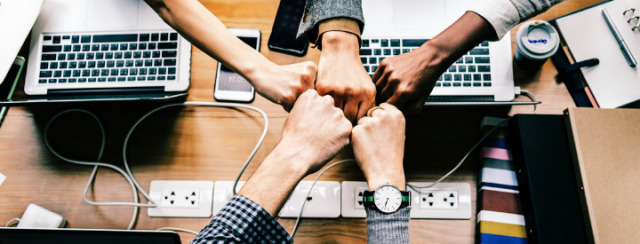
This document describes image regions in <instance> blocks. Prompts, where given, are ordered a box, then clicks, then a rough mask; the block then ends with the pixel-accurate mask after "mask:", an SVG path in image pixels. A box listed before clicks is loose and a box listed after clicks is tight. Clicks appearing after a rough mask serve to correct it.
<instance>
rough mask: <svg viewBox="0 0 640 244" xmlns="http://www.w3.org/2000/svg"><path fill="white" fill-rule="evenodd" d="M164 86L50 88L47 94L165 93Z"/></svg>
mask: <svg viewBox="0 0 640 244" xmlns="http://www.w3.org/2000/svg"><path fill="white" fill-rule="evenodd" d="M164 92H165V91H164V87H162V86H158V87H156V86H152V87H134V88H96V89H60V90H52V89H50V90H48V91H47V95H69V94H75V95H92V94H114V93H117V94H142V93H164Z"/></svg>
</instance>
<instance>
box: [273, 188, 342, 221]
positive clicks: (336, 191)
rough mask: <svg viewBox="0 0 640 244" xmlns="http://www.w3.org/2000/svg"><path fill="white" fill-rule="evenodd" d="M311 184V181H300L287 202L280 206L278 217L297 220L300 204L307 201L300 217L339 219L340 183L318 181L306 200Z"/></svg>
mask: <svg viewBox="0 0 640 244" xmlns="http://www.w3.org/2000/svg"><path fill="white" fill-rule="evenodd" d="M311 184H313V181H301V182H300V183H299V184H298V185H297V186H296V188H295V189H294V190H293V192H292V193H291V196H289V200H287V202H286V203H285V204H284V206H282V209H281V210H280V213H279V214H278V216H280V217H281V218H297V217H298V214H300V208H301V207H302V202H303V201H307V203H306V204H305V205H304V209H303V210H302V217H306V218H337V217H340V183H339V182H337V181H318V182H316V184H315V186H313V190H312V191H311V195H309V198H307V194H308V193H309V189H310V188H311ZM305 198H306V200H305Z"/></svg>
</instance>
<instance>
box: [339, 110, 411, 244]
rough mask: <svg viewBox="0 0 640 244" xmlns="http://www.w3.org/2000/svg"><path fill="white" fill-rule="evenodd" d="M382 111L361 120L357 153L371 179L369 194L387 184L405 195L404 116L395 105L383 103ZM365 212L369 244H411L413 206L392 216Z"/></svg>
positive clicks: (355, 130)
mask: <svg viewBox="0 0 640 244" xmlns="http://www.w3.org/2000/svg"><path fill="white" fill-rule="evenodd" d="M380 107H382V108H383V109H376V110H374V111H373V114H372V116H371V117H364V118H362V119H360V120H359V121H358V125H356V126H355V127H353V131H352V135H351V139H352V141H353V143H352V145H353V153H354V154H355V156H356V161H357V162H358V165H359V166H360V168H361V169H362V172H363V173H364V176H365V178H366V179H367V184H368V185H369V191H375V190H377V189H378V187H380V186H382V185H384V184H387V183H389V184H392V185H395V186H396V187H398V189H400V190H401V191H405V190H406V189H405V188H406V181H405V176H404V167H403V158H404V139H405V135H404V132H405V119H404V115H402V112H400V110H398V109H397V108H396V107H394V106H393V105H390V104H387V103H383V104H380ZM365 211H366V213H367V243H370V244H378V243H380V244H388V243H402V244H405V243H410V241H409V217H410V213H411V206H407V207H401V208H400V209H398V210H397V211H396V212H394V213H388V214H387V213H382V212H380V211H379V210H377V209H374V208H372V207H365Z"/></svg>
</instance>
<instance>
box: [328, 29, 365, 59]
mask: <svg viewBox="0 0 640 244" xmlns="http://www.w3.org/2000/svg"><path fill="white" fill-rule="evenodd" d="M359 52H360V43H359V41H358V36H356V35H354V34H352V33H348V32H343V31H328V32H325V33H324V34H322V54H323V55H341V56H345V55H347V56H354V57H359Z"/></svg>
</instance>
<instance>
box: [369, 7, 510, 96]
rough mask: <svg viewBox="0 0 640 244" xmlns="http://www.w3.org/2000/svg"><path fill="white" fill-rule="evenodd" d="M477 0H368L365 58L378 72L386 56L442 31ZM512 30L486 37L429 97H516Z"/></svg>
mask: <svg viewBox="0 0 640 244" xmlns="http://www.w3.org/2000/svg"><path fill="white" fill-rule="evenodd" d="M475 1H476V0H363V1H362V8H363V12H364V17H365V20H366V21H367V23H366V26H365V29H364V33H363V34H362V41H363V44H362V48H361V51H360V58H361V59H362V63H363V64H364V66H365V69H366V70H368V72H369V75H373V74H374V73H375V71H376V69H377V68H378V65H379V64H380V61H381V60H383V59H384V58H386V57H392V56H395V55H400V54H402V53H406V52H410V51H412V50H414V49H416V48H418V47H420V45H422V44H423V43H425V42H426V41H428V40H429V39H431V38H433V37H435V36H436V35H437V34H439V33H440V32H442V31H443V30H444V29H446V28H447V27H448V26H450V25H451V24H452V23H453V22H454V21H456V20H457V19H458V18H459V17H460V16H462V15H463V14H464V13H465V11H466V10H467V9H469V8H470V7H471V5H473V4H474V3H475ZM511 60H512V56H511V35H510V34H509V33H507V34H506V35H505V36H504V38H502V40H500V41H498V42H484V43H482V44H480V45H478V46H477V47H475V48H474V49H473V50H471V51H470V52H468V53H467V54H465V55H464V56H463V57H462V58H460V59H459V60H458V61H457V62H455V63H454V64H453V65H452V66H451V67H450V68H449V69H448V70H447V72H445V73H444V74H442V76H441V77H440V78H439V79H438V81H437V83H436V87H435V88H434V89H433V92H432V93H431V97H430V98H429V100H428V102H438V101H441V102H494V101H511V100H513V99H514V83H513V68H512V61H511Z"/></svg>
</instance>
